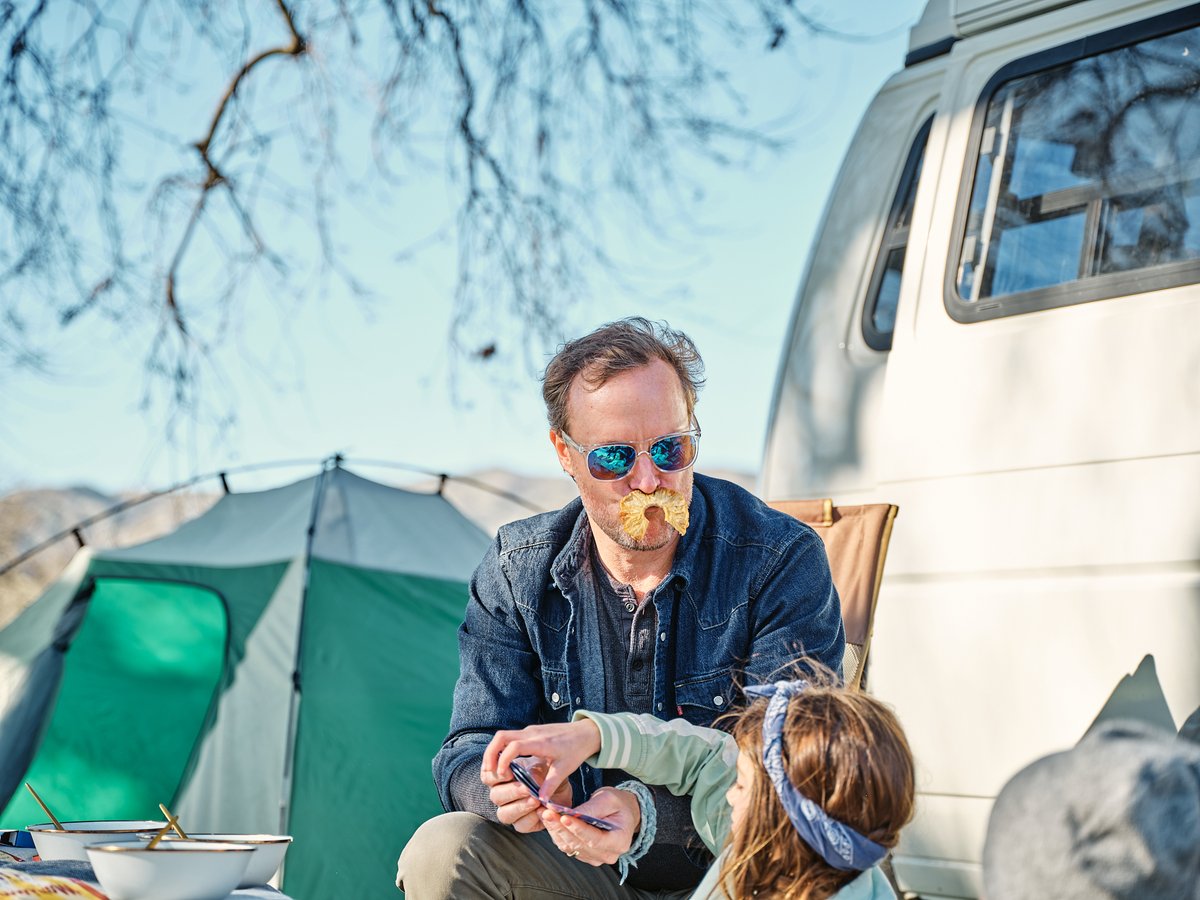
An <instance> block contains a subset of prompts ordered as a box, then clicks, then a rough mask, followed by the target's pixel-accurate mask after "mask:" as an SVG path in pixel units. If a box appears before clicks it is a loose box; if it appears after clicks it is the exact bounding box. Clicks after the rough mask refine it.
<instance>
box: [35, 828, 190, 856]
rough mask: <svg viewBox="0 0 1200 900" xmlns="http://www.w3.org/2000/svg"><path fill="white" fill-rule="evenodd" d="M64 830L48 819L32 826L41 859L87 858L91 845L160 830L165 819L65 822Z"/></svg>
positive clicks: (126, 838) (122, 839)
mask: <svg viewBox="0 0 1200 900" xmlns="http://www.w3.org/2000/svg"><path fill="white" fill-rule="evenodd" d="M62 824H63V830H61V831H60V830H59V829H57V828H55V827H54V825H52V824H50V823H49V822H46V823H44V824H42V825H30V826H29V829H28V831H29V833H30V835H32V836H33V845H34V846H35V847H36V848H37V852H38V856H40V857H41V858H42V859H82V860H86V859H87V853H86V852H85V851H84V848H85V847H86V846H87V845H88V844H109V843H112V842H113V841H126V840H132V839H133V838H135V837H137V834H138V832H140V831H158V829H160V828H162V827H163V826H164V825H166V824H167V823H166V821H165V820H164V821H160V822H152V821H150V820H149V819H142V820H133V819H107V820H102V819H101V820H90V821H87V822H63V823H62Z"/></svg>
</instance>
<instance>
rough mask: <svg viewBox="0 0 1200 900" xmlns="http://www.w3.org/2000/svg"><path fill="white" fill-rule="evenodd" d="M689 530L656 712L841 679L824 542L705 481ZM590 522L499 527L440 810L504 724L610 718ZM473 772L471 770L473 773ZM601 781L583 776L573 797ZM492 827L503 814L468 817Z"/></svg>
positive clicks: (590, 772)
mask: <svg viewBox="0 0 1200 900" xmlns="http://www.w3.org/2000/svg"><path fill="white" fill-rule="evenodd" d="M690 517H691V522H690V525H689V527H688V529H687V533H686V534H685V535H683V536H682V537H681V538H680V541H679V545H678V547H677V548H676V551H675V560H674V563H673V565H672V568H671V571H670V573H669V574H668V575H667V577H666V578H665V579H664V580H663V581H662V583H661V584H659V586H658V587H657V588H655V589H654V590H653V591H652V592H651V593H650V595H649V597H648V600H650V601H652V602H653V603H654V608H655V612H656V615H657V620H658V641H657V643H656V645H655V654H654V675H653V699H652V703H653V708H654V710H655V712H656V714H657V715H658V716H659V717H661V718H664V719H670V718H674V717H677V716H682V717H683V718H685V719H687V720H688V721H690V722H692V723H694V724H697V725H711V724H712V723H713V720H714V719H716V717H717V716H719V715H720V714H721V713H724V712H726V711H727V710H728V709H729V708H730V706H731V705H732V704H734V703H736V702H740V700H741V697H740V692H738V690H737V687H736V684H735V680H736V681H738V682H742V683H754V682H761V681H764V680H768V679H769V678H770V677H771V676H773V675H774V674H775V673H776V672H778V671H779V670H780V669H781V668H784V667H786V666H787V665H788V664H789V663H791V662H792V661H793V660H795V659H796V658H797V657H798V656H801V655H806V656H809V657H812V658H814V659H816V660H819V661H820V662H822V663H824V664H825V665H826V666H828V667H829V668H831V669H832V670H833V671H835V672H840V671H841V665H842V653H843V650H844V649H845V632H844V631H843V628H842V618H841V606H840V603H839V602H838V596H837V592H836V590H835V589H834V587H833V582H832V580H831V578H830V574H829V561H828V559H827V558H826V556H825V547H824V544H823V543H822V542H821V539H820V537H818V536H817V534H816V533H815V532H814V531H813V530H812V529H811V528H809V527H808V526H807V525H804V524H802V523H801V522H799V521H797V520H796V519H794V518H792V517H791V516H789V515H786V514H784V513H780V512H777V511H775V510H773V509H771V508H770V507H768V506H767V505H766V504H765V503H763V502H762V501H761V500H759V499H757V498H756V497H754V496H753V495H752V494H750V493H748V492H747V491H745V490H743V489H742V488H740V487H738V486H737V485H734V484H731V483H730V482H727V481H721V480H719V479H715V478H709V477H707V476H704V475H700V474H697V475H696V476H695V481H694V488H693V492H692V504H691V510H690ZM591 539H592V538H591V532H590V525H589V523H588V518H587V515H586V514H585V513H584V511H583V505H582V503H581V502H580V501H579V500H578V499H576V500H574V501H572V502H571V503H569V504H567V506H565V507H564V508H563V509H561V510H558V511H556V512H551V513H544V514H542V515H538V516H533V517H532V518H529V519H524V520H521V521H518V522H514V523H512V524H510V525H506V526H504V527H502V528H501V529H500V531H499V533H498V534H497V536H496V540H495V542H494V543H493V545H492V547H491V548H490V549H489V550H488V553H487V555H486V556H485V557H484V559H483V562H482V563H480V565H479V568H478V569H476V570H475V574H474V576H473V577H472V579H471V591H470V599H469V600H468V603H467V611H466V617H465V620H464V621H463V624H462V626H461V627H460V628H459V634H458V641H459V661H460V666H461V668H460V672H459V679H458V684H457V685H456V687H455V689H454V710H453V713H452V714H451V718H450V733H449V734H448V735H447V737H446V740H445V741H444V742H443V743H442V748H441V750H440V751H439V752H438V754H437V756H436V757H434V760H433V772H434V780H435V781H436V783H437V787H438V792H439V794H440V796H441V800H442V805H443V806H444V807H445V808H446V809H447V810H453V809H457V808H460V805H459V804H458V803H456V802H455V800H454V798H453V797H452V795H451V789H450V788H451V783H452V781H453V780H454V775H455V772H456V771H458V770H459V769H460V768H461V767H463V766H470V767H472V769H471V771H472V772H473V773H474V778H475V779H477V778H478V774H477V773H478V767H479V764H480V761H481V759H482V756H483V750H484V748H485V747H486V746H487V744H488V741H490V740H491V738H492V735H493V734H494V733H495V732H496V731H499V730H502V729H515V728H524V727H525V726H526V725H530V724H537V723H544V722H567V721H570V719H571V716H572V714H573V713H574V712H575V711H576V710H578V709H588V710H596V711H600V712H620V711H621V710H617V709H610V708H609V703H608V698H607V697H606V696H605V690H604V669H603V664H602V661H601V652H600V646H599V623H598V621H597V612H596V603H597V598H596V595H595V587H594V582H593V579H592V575H591V571H590V566H589V563H588V553H589V548H590V542H591ZM466 775H467V771H466V770H464V772H463V776H466ZM599 786H600V774H599V772H597V771H596V770H594V769H591V768H589V767H586V766H585V767H584V768H583V769H582V770H581V773H580V774H579V776H578V777H577V779H575V789H576V793H575V796H576V802H577V803H579V802H582V798H581V795H580V789H582V797H583V798H586V797H587V796H589V795H590V794H591V793H592V791H594V790H595V789H596V788H598V787H599ZM470 811H471V812H477V813H480V814H481V815H485V816H488V817H489V818H494V815H495V809H494V807H493V808H490V809H471V810H470Z"/></svg>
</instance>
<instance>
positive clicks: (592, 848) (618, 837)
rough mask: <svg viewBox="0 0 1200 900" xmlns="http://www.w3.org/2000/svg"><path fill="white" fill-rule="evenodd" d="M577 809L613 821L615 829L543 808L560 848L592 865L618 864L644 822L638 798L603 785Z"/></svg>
mask: <svg viewBox="0 0 1200 900" xmlns="http://www.w3.org/2000/svg"><path fill="white" fill-rule="evenodd" d="M575 809H576V811H577V812H580V813H584V814H586V815H589V816H594V817H595V818H597V819H605V820H607V821H609V822H612V824H613V825H614V826H615V827H614V828H613V830H612V831H601V830H600V829H599V828H593V827H592V826H591V825H588V824H587V823H586V822H581V821H580V820H579V819H577V818H575V817H574V816H568V815H560V814H559V813H556V812H554V811H553V810H550V809H547V810H543V811H542V813H541V816H542V822H543V824H544V825H545V826H546V833H547V834H549V835H550V837H551V838H552V839H553V841H554V843H555V845H556V846H557V847H558V849H559V850H561V851H562V852H563V853H565V854H566V855H567V856H570V857H572V858H574V859H578V860H579V861H580V862H582V863H587V864H588V865H589V866H607V865H612V864H613V863H615V862H616V861H617V859H618V858H619V857H620V856H621V854H622V853H624V852H626V851H627V850H628V849H629V848H630V847H631V846H632V845H633V837H634V835H635V834H636V833H637V830H638V827H639V826H640V825H641V824H642V810H641V807H640V806H638V800H637V797H636V796H634V795H633V794H631V793H630V792H629V791H622V790H618V789H617V788H611V787H603V788H600V790H598V791H596V793H594V794H592V798H591V799H590V800H588V801H587V803H581V804H579V806H577V807H575Z"/></svg>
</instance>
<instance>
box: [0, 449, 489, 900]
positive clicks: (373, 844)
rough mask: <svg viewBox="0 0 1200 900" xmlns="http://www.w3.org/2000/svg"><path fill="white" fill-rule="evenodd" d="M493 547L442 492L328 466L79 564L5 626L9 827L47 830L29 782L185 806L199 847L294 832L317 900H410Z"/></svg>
mask: <svg viewBox="0 0 1200 900" xmlns="http://www.w3.org/2000/svg"><path fill="white" fill-rule="evenodd" d="M314 514H315V518H314ZM310 525H312V526H313V531H312V535H311V540H310V535H309V528H310ZM488 540H489V539H488V537H487V536H486V535H485V534H484V533H483V532H482V531H481V530H480V529H478V528H477V527H475V526H474V525H473V524H471V523H470V522H469V521H468V520H467V519H466V518H465V517H463V516H462V515H461V514H460V513H459V512H458V511H457V510H455V509H454V508H453V507H452V506H451V505H450V504H449V503H447V502H446V500H445V499H444V498H442V497H441V496H439V495H429V494H415V493H412V492H408V491H403V490H399V489H396V488H391V487H386V486H384V485H379V484H375V483H373V482H371V481H368V480H367V479H363V478H360V477H358V476H356V475H352V474H351V473H349V472H346V471H345V470H343V469H341V468H331V469H327V470H326V471H324V472H322V473H321V474H320V475H318V476H315V477H313V478H308V479H305V480H303V481H300V482H297V483H295V484H292V485H288V486H285V487H282V488H277V489H274V490H270V491H262V492H258V493H253V494H232V495H229V496H226V497H224V498H223V499H222V500H220V501H219V502H218V503H217V504H215V505H214V506H213V507H212V508H211V509H210V510H209V511H208V512H207V513H205V514H204V515H202V516H200V517H199V518H197V519H195V520H193V521H191V522H189V523H187V524H185V525H183V526H181V527H180V528H178V529H177V530H175V531H174V532H173V533H171V534H169V535H167V536H165V537H163V538H161V539H158V540H155V541H150V542H147V543H145V544H142V545H140V546H137V547H130V548H125V549H122V550H114V551H105V552H103V553H97V554H95V555H94V556H92V555H90V554H88V553H87V551H81V553H80V554H79V555H77V557H76V559H75V561H74V562H73V563H72V564H71V566H70V567H68V570H67V572H66V573H64V575H63V578H62V579H61V580H60V581H59V582H58V583H57V584H56V585H54V586H52V587H51V588H50V589H49V590H48V591H47V592H46V594H45V595H43V597H42V598H41V599H40V600H38V601H37V602H35V604H34V605H33V606H31V607H30V608H29V609H28V610H26V612H25V613H24V614H23V615H22V616H20V617H18V619H17V620H15V621H14V622H13V623H12V624H11V625H10V626H9V627H8V628H6V629H4V630H2V631H0V804H3V803H5V802H8V803H9V805H8V806H7V807H6V808H4V809H3V811H2V812H0V827H24V826H25V825H28V824H31V822H32V821H34V820H36V821H42V820H43V818H44V816H42V815H41V814H40V813H39V814H38V815H37V816H35V817H34V819H30V818H29V813H28V807H27V806H24V805H23V804H24V802H25V801H24V800H23V799H21V797H20V796H19V795H17V794H14V791H15V789H16V788H17V787H18V786H19V785H20V782H21V780H22V779H23V778H25V777H27V776H28V775H29V774H30V773H33V774H34V775H36V777H37V778H38V779H39V781H40V782H41V784H39V792H40V793H42V794H43V796H44V797H45V798H46V799H47V801H48V802H50V803H51V805H52V808H53V807H55V806H57V807H58V810H61V812H60V816H64V817H68V818H75V819H82V818H110V817H138V818H141V817H146V816H150V817H153V816H155V815H157V813H156V808H157V803H158V802H170V803H171V804H172V810H173V811H176V812H178V813H179V815H180V821H181V822H182V823H184V826H185V827H188V828H191V829H193V830H196V831H238V832H277V831H280V830H282V829H287V830H288V831H289V833H291V834H292V835H293V836H294V837H295V843H294V844H293V849H292V850H291V851H290V852H289V855H288V861H287V864H286V868H285V871H284V877H283V888H284V890H285V891H286V892H287V893H289V894H290V895H292V896H294V897H297V898H299V900H324V898H328V897H332V896H354V897H361V898H372V897H379V898H381V900H382V898H384V897H387V898H392V897H394V896H395V887H394V885H393V878H394V862H395V858H396V856H397V854H398V852H399V850H400V848H401V847H402V846H403V845H404V843H405V842H406V840H407V839H408V837H409V835H411V833H412V831H413V830H415V828H416V827H417V825H419V824H420V822H421V821H423V820H424V819H425V818H427V817H429V816H430V815H433V814H436V813H437V812H438V811H440V807H439V806H438V803H437V799H436V792H435V791H434V789H433V785H432V781H431V778H430V770H429V765H430V760H431V758H432V756H433V754H434V752H435V751H436V749H437V746H438V744H439V743H440V740H441V738H442V737H443V736H444V734H445V731H446V728H447V725H448V721H449V716H450V702H451V697H452V691H453V684H454V681H455V679H456V677H457V673H458V656H457V644H456V635H457V626H458V623H459V622H460V621H461V618H462V612H463V608H464V607H465V604H466V598H467V581H468V579H469V576H470V573H471V571H472V570H473V569H474V567H475V565H476V564H477V563H478V561H479V559H480V558H481V557H482V555H483V553H484V551H485V549H486V546H487V544H488ZM310 549H311V555H310V553H309V551H310ZM80 735H86V736H87V739H86V740H84V739H83V738H81V737H80ZM31 760H32V761H31ZM24 793H25V792H24V791H21V792H20V794H24ZM10 798H11V802H10ZM58 810H56V811H58ZM348 823H352V827H353V828H354V832H355V848H356V849H355V853H354V855H353V857H352V861H353V864H351V863H350V858H348V861H343V860H342V858H341V855H340V854H339V852H338V851H337V850H336V844H337V841H336V840H335V839H334V838H333V836H335V835H336V834H338V833H339V832H341V831H342V830H344V829H345V828H346V827H348ZM364 835H365V836H364Z"/></svg>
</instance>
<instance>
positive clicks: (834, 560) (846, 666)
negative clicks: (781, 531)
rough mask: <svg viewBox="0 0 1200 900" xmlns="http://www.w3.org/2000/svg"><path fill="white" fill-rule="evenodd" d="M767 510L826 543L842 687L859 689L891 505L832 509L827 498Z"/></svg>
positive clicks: (892, 513)
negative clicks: (841, 629) (838, 624)
mask: <svg viewBox="0 0 1200 900" xmlns="http://www.w3.org/2000/svg"><path fill="white" fill-rule="evenodd" d="M770 506H772V507H774V508H775V509H777V510H779V511H780V512H785V513H787V514H788V515H790V516H794V517H795V518H797V519H799V520H800V521H801V522H804V523H805V524H807V525H811V526H812V527H813V528H814V529H815V530H816V532H817V534H819V535H820V536H821V539H822V540H823V541H824V542H825V552H826V553H827V554H828V556H829V568H830V571H831V573H832V575H833V583H834V586H835V587H836V588H837V590H838V595H839V596H840V597H841V599H842V622H843V624H844V625H845V628H846V657H845V660H844V662H843V665H842V668H843V670H844V671H845V675H846V686H847V687H849V688H852V689H858V688H860V687H861V686H862V684H863V679H864V673H865V672H866V667H867V651H868V650H870V648H871V632H872V630H873V629H874V626H875V604H876V602H877V601H878V599H879V584H880V582H881V581H882V580H883V563H884V560H885V559H886V558H887V550H888V541H889V540H890V539H891V536H892V523H893V522H894V521H895V520H896V514H897V513H898V512H899V511H900V510H899V507H896V506H893V505H891V504H890V503H868V504H865V505H862V506H834V505H833V501H832V500H828V499H826V500H775V501H772V502H771V503H770Z"/></svg>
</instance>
